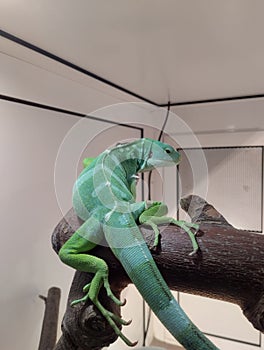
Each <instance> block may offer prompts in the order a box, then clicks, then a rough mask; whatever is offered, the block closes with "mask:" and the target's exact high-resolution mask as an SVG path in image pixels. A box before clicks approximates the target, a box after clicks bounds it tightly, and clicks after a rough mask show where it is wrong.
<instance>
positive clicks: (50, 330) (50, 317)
mask: <svg viewBox="0 0 264 350" xmlns="http://www.w3.org/2000/svg"><path fill="white" fill-rule="evenodd" d="M60 296H61V291H60V289H59V288H57V287H51V288H50V289H49V290H48V296H47V297H44V296H42V295H40V296H39V297H40V298H41V299H43V300H44V302H45V313H44V318H43V323H42V330H41V336H40V341H39V347H38V350H52V349H54V346H55V344H56V339H57V329H58V317H59V305H60Z"/></svg>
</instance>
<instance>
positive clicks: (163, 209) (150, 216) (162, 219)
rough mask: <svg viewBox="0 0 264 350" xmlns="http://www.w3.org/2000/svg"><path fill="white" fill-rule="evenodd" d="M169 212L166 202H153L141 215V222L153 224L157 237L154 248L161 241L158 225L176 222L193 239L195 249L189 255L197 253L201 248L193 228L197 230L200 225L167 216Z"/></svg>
mask: <svg viewBox="0 0 264 350" xmlns="http://www.w3.org/2000/svg"><path fill="white" fill-rule="evenodd" d="M167 213H168V207H167V205H166V204H164V203H162V202H153V203H152V204H151V205H150V207H149V208H148V209H146V210H145V211H144V212H143V213H142V214H141V215H140V216H139V223H140V224H146V225H149V226H151V227H152V229H153V231H154V234H155V239H154V243H153V247H152V249H156V247H157V246H158V244H159V241H160V231H159V228H158V225H162V224H174V225H177V226H179V227H181V228H182V229H183V230H184V231H185V232H186V233H188V235H189V237H190V239H191V242H192V246H193V251H192V252H191V253H190V254H189V255H193V254H195V253H197V251H198V250H199V245H198V243H197V240H196V233H193V232H192V230H191V229H195V230H196V231H197V230H198V229H199V225H197V224H194V223H189V222H186V221H183V220H176V219H174V218H172V217H168V216H166V214H167Z"/></svg>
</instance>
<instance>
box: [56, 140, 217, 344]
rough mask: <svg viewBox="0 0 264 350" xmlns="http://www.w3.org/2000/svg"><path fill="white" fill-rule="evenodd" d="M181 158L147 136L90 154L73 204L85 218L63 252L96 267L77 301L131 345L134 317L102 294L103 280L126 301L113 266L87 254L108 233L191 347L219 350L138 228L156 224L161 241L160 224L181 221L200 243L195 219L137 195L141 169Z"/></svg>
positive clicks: (136, 279)
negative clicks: (114, 281) (115, 284)
mask: <svg viewBox="0 0 264 350" xmlns="http://www.w3.org/2000/svg"><path fill="white" fill-rule="evenodd" d="M179 161H180V155H179V153H178V152H177V151H176V150H175V149H174V148H173V147H171V146H170V145H168V144H165V143H162V142H159V141H155V140H152V139H147V138H143V139H139V140H136V141H133V142H130V143H123V144H122V143H121V144H117V145H116V146H115V147H113V148H110V149H107V150H105V151H104V152H103V153H101V154H100V155H99V156H98V157H97V158H95V159H93V160H92V159H91V158H88V159H87V160H86V162H85V166H86V167H85V169H84V170H83V171H82V173H81V174H80V176H79V177H78V179H77V181H76V183H75V186H74V189H73V207H74V209H75V211H76V214H77V215H78V216H79V217H80V218H81V219H82V220H84V223H83V225H82V226H81V227H80V228H79V229H78V230H77V231H76V232H75V233H74V234H73V235H72V237H71V238H70V239H69V240H68V241H67V242H66V243H65V244H64V245H63V246H62V248H61V249H60V251H59V257H60V259H61V260H62V261H63V262H64V263H66V264H67V265H69V266H71V267H73V268H75V269H77V270H80V271H86V272H89V273H94V277H93V279H92V281H91V283H89V284H88V285H86V286H84V288H83V291H84V293H86V294H85V296H84V297H83V298H81V299H78V300H75V301H73V302H72V305H75V304H77V303H80V302H85V301H86V300H87V299H88V298H89V299H91V300H92V302H93V303H94V304H95V305H96V307H97V308H98V309H99V310H100V312H101V313H102V314H103V316H104V317H105V318H106V320H107V321H108V322H109V324H110V325H111V326H112V327H113V329H114V331H115V332H116V334H117V335H118V336H119V337H120V338H122V339H123V341H124V342H125V343H126V344H127V345H130V346H134V345H135V344H136V342H135V343H132V342H131V341H130V340H128V339H127V338H126V337H125V335H124V334H123V333H122V332H121V331H120V329H119V327H118V326H119V325H120V324H121V325H127V324H130V322H126V321H124V320H123V319H121V318H120V317H118V316H117V315H115V314H113V313H111V312H110V311H108V310H107V309H106V308H105V307H103V306H102V304H101V303H100V301H99V300H98V293H99V291H100V288H101V287H102V286H103V287H104V288H105V289H106V291H107V295H108V296H109V298H111V299H112V300H113V301H114V302H115V303H116V304H117V305H120V306H122V305H123V304H124V303H123V302H121V301H120V300H119V299H118V298H116V296H115V295H114V294H113V292H112V291H111V289H110V285H109V281H108V266H107V264H106V262H105V261H104V260H102V259H100V258H98V257H95V256H92V255H89V254H87V252H89V251H90V250H91V249H93V248H94V247H95V246H96V245H97V244H100V242H101V240H102V239H103V238H104V239H105V240H106V241H107V243H108V245H109V247H110V249H111V250H112V251H113V253H114V254H115V256H116V257H117V259H118V260H119V261H120V262H121V264H122V266H123V267H124V269H125V271H126V272H127V274H128V276H129V277H130V279H131V281H132V282H133V283H134V284H135V286H136V288H137V289H138V291H139V292H140V294H141V295H142V297H143V298H144V300H145V301H146V302H147V303H148V304H149V306H150V308H151V309H152V311H153V312H154V313H155V314H156V315H157V317H158V318H159V320H160V321H161V322H162V323H163V325H164V326H165V327H166V328H167V329H168V331H169V332H170V333H171V334H172V335H173V336H174V337H175V338H176V339H177V340H178V341H179V342H180V343H181V344H182V345H183V346H184V347H185V348H186V349H187V350H216V349H217V347H216V346H215V345H213V344H212V343H211V342H210V341H209V340H208V339H207V338H206V337H205V336H204V335H203V333H202V332H201V331H200V330H199V329H198V328H197V327H196V326H195V325H194V324H193V323H192V322H191V320H190V319H189V318H188V316H187V315H186V314H185V313H184V311H183V310H182V309H181V307H180V306H179V304H178V303H177V302H176V300H175V299H174V297H173V295H172V294H171V291H170V290H169V288H168V286H167V284H166V282H165V281H164V279H163V277H162V275H161V274H160V272H159V270H158V268H157V266H156V264H155V262H154V260H153V258H152V255H151V253H150V250H149V249H148V247H147V245H146V243H145V241H144V239H143V236H142V234H141V232H140V230H139V228H138V223H145V224H148V225H150V226H151V227H153V229H154V232H155V243H154V245H157V244H158V241H159V230H158V227H157V224H160V223H162V224H163V223H173V224H176V225H179V226H180V227H182V228H183V229H184V230H185V231H186V232H187V233H188V234H189V236H190V238H191V241H192V245H193V252H192V253H191V254H194V253H195V252H196V251H197V250H198V249H199V247H198V244H197V242H196V238H195V234H194V233H193V232H192V231H191V228H194V229H196V230H197V229H198V226H197V225H196V224H193V223H187V222H184V221H176V220H175V219H173V218H168V217H166V216H164V215H165V214H166V213H167V207H166V205H165V204H162V203H161V202H145V201H142V202H136V201H135V187H136V183H137V178H138V175H137V174H138V173H142V172H146V171H149V170H152V169H154V168H156V167H164V166H174V165H176V164H178V163H179Z"/></svg>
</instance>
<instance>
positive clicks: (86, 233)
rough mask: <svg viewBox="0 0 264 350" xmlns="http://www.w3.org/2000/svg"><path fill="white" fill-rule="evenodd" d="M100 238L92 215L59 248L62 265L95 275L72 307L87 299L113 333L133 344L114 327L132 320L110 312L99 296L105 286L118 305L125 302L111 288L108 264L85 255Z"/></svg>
mask: <svg viewBox="0 0 264 350" xmlns="http://www.w3.org/2000/svg"><path fill="white" fill-rule="evenodd" d="M102 237H103V231H102V229H101V225H100V223H99V222H98V221H97V219H95V218H93V217H91V218H89V219H88V220H87V221H85V222H84V224H83V225H82V226H81V227H80V228H79V229H78V230H77V231H76V232H75V233H74V234H73V235H72V236H71V238H70V239H69V240H68V241H67V242H66V243H65V244H64V245H63V246H62V247H61V249H60V251H59V257H60V259H61V260H62V261H63V262H64V263H65V264H67V265H69V266H71V267H73V268H75V269H76V270H79V271H84V272H89V273H94V274H95V275H94V277H93V279H92V281H91V282H90V283H89V284H87V285H85V286H84V287H83V291H84V293H86V295H85V296H84V297H83V298H81V299H77V300H74V301H72V303H71V305H72V306H73V305H76V304H78V303H81V302H85V301H86V300H88V299H90V300H91V301H92V302H93V303H94V305H95V306H96V307H97V308H98V310H99V311H100V312H101V313H102V315H103V316H104V317H105V319H106V320H107V322H108V323H109V324H110V326H111V327H112V328H113V329H114V331H115V333H116V334H117V335H118V336H119V337H120V338H121V339H123V340H124V342H125V343H126V344H127V345H129V346H134V345H135V344H136V343H133V342H131V341H130V340H129V339H127V338H126V337H125V336H124V334H123V333H122V332H121V331H120V329H119V327H118V326H117V325H118V324H119V325H129V324H130V323H131V321H125V320H123V319H121V318H120V317H118V316H117V315H115V314H114V313H112V312H110V311H109V310H107V309H106V308H105V307H104V306H103V305H102V304H101V303H100V301H99V299H98V295H99V292H100V289H101V288H102V287H104V288H105V289H106V292H107V295H108V297H109V298H110V299H112V300H113V302H114V303H115V304H117V305H119V306H122V305H124V304H125V301H124V302H122V301H120V300H119V299H118V298H117V297H116V296H115V295H114V293H113V292H112V290H111V288H110V284H109V280H108V266H107V264H106V262H105V261H104V260H103V259H100V258H97V257H95V256H92V255H89V254H87V252H89V251H90V250H91V249H93V248H94V247H95V246H96V245H97V244H96V243H95V241H96V242H99V240H100V238H102Z"/></svg>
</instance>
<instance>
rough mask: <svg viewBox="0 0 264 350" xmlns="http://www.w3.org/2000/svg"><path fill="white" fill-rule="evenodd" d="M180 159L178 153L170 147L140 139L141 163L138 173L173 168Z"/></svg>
mask: <svg viewBox="0 0 264 350" xmlns="http://www.w3.org/2000/svg"><path fill="white" fill-rule="evenodd" d="M180 159H181V156H180V153H179V152H177V151H176V150H175V149H174V148H173V147H172V146H170V145H169V144H167V143H163V142H160V141H157V140H153V139H148V138H145V139H142V160H143V161H142V162H141V165H140V169H139V172H144V171H149V170H152V169H154V168H159V167H167V166H175V165H177V164H179V162H180Z"/></svg>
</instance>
